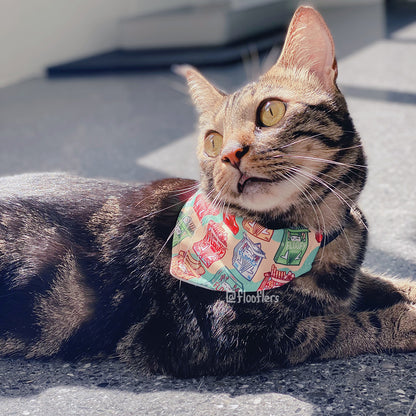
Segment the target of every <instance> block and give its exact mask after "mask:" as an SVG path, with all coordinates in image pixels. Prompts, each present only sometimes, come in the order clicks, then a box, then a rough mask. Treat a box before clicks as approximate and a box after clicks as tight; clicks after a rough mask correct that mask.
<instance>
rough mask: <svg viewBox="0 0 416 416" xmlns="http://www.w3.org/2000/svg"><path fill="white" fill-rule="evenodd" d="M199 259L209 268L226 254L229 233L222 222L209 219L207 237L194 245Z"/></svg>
mask: <svg viewBox="0 0 416 416" xmlns="http://www.w3.org/2000/svg"><path fill="white" fill-rule="evenodd" d="M192 248H193V250H194V251H195V253H196V254H197V255H198V257H199V259H200V260H201V261H202V263H204V265H205V266H206V267H207V268H208V267H210V266H211V264H212V263H214V262H216V261H217V260H219V259H222V258H223V257H224V256H225V252H226V250H227V234H226V233H225V231H224V229H223V228H222V226H221V225H220V224H216V223H215V222H214V221H212V220H211V221H209V223H208V226H207V233H206V235H205V237H204V238H203V239H202V240H201V241H198V242H197V243H195V244H194V245H193V246H192Z"/></svg>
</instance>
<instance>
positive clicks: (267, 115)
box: [257, 100, 286, 127]
mask: <svg viewBox="0 0 416 416" xmlns="http://www.w3.org/2000/svg"><path fill="white" fill-rule="evenodd" d="M285 112H286V105H285V103H283V102H282V101H279V100H267V101H264V102H263V103H262V104H260V106H259V108H258V110H257V125H258V126H259V127H271V126H274V125H275V124H277V123H278V122H279V121H280V120H281V119H282V117H283V116H284V115H285Z"/></svg>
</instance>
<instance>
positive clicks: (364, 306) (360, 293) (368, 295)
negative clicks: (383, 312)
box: [354, 271, 416, 311]
mask: <svg viewBox="0 0 416 416" xmlns="http://www.w3.org/2000/svg"><path fill="white" fill-rule="evenodd" d="M357 281H358V285H357V289H358V290H357V293H356V299H355V300H354V310H355V311H364V310H370V311H371V310H375V309H384V308H386V307H389V306H393V305H395V304H397V303H398V302H403V301H405V302H415V303H416V281H412V280H410V279H396V278H390V277H385V276H374V275H372V274H370V273H368V272H365V271H360V272H358V273H357Z"/></svg>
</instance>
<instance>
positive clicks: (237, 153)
mask: <svg viewBox="0 0 416 416" xmlns="http://www.w3.org/2000/svg"><path fill="white" fill-rule="evenodd" d="M248 149H249V146H241V145H240V144H234V145H233V146H226V147H225V148H224V150H223V151H222V153H221V160H222V161H223V162H224V163H230V164H231V165H232V166H234V167H235V168H236V169H238V168H239V166H240V161H241V159H242V157H243V156H244V155H245V154H246V153H247V152H248Z"/></svg>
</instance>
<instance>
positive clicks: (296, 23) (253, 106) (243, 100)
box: [179, 7, 365, 223]
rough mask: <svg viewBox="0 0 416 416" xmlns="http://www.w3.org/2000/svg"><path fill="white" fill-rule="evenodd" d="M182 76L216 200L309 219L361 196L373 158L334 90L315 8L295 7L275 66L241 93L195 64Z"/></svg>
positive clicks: (206, 179) (326, 35)
mask: <svg viewBox="0 0 416 416" xmlns="http://www.w3.org/2000/svg"><path fill="white" fill-rule="evenodd" d="M179 72H180V73H181V74H182V75H184V76H185V77H186V79H187V81H188V85H189V88H190V94H191V97H192V99H193V102H194V104H195V106H196V108H197V110H198V112H199V128H200V138H199V145H198V158H199V161H200V166H201V187H202V189H203V190H204V191H205V193H206V194H207V196H208V197H209V198H210V199H211V200H213V201H218V202H220V203H221V204H223V205H224V207H226V208H228V209H230V210H231V212H232V213H235V214H238V215H245V216H247V215H248V216H251V217H256V218H261V217H263V218H264V217H265V216H268V217H274V218H277V217H284V216H286V217H288V218H289V217H291V215H292V216H293V217H294V218H293V219H292V221H293V222H303V223H305V222H307V221H305V219H304V218H303V216H304V215H305V213H306V212H307V211H309V212H310V213H312V214H313V215H312V217H313V216H314V217H317V214H316V210H317V209H319V211H320V214H319V215H329V216H330V215H332V216H334V217H336V216H337V215H339V212H338V211H339V209H342V208H343V207H344V208H347V207H348V206H351V205H352V204H353V203H354V202H355V200H356V198H357V197H358V194H359V192H360V191H361V189H362V187H363V185H364V181H365V167H364V165H365V158H364V155H363V152H362V149H361V145H360V139H359V137H358V135H357V134H356V132H355V129H354V127H353V124H352V122H351V118H350V116H349V113H348V110H347V106H346V103H345V100H344V98H343V96H342V94H341V93H340V91H339V90H338V88H337V86H336V78H337V63H336V59H335V52H334V44H333V40H332V37H331V34H330V32H329V29H328V28H327V26H326V24H325V22H324V20H323V19H322V17H321V15H320V14H319V13H318V12H316V11H315V10H314V9H313V8H310V7H300V8H299V9H298V10H297V11H296V12H295V14H294V16H293V19H292V21H291V24H290V26H289V30H288V34H287V37H286V40H285V44H284V47H283V50H282V53H281V56H280V58H279V60H278V61H277V63H276V64H275V65H274V66H273V67H272V68H271V69H270V70H269V71H268V72H267V73H265V74H264V75H262V76H261V77H260V78H259V79H258V80H257V81H256V82H254V83H251V84H248V85H246V86H245V87H243V88H241V89H240V90H238V91H237V92H235V93H233V94H230V95H227V94H225V93H223V92H222V91H219V90H218V89H217V88H216V87H214V86H213V85H212V84H210V83H209V82H208V81H207V80H206V79H205V78H204V77H203V76H202V75H201V74H200V73H199V72H198V71H196V70H195V69H194V68H192V67H189V66H182V67H180V69H179ZM325 206H327V207H330V209H328V210H327V211H328V213H327V214H326V213H325V210H326V208H325ZM334 210H335V211H337V214H336V215H334ZM308 222H313V221H312V220H311V221H308Z"/></svg>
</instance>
